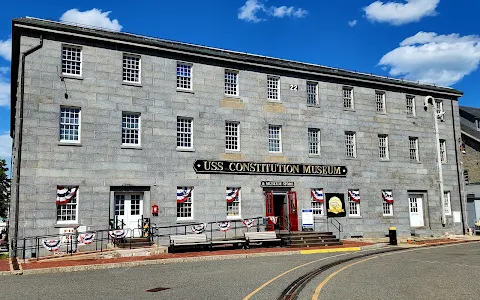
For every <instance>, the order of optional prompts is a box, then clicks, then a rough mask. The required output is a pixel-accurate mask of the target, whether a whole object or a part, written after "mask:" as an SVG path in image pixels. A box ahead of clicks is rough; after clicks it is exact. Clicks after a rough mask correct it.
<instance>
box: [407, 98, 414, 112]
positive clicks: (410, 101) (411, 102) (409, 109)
mask: <svg viewBox="0 0 480 300" xmlns="http://www.w3.org/2000/svg"><path fill="white" fill-rule="evenodd" d="M407 116H415V97H413V96H407Z"/></svg>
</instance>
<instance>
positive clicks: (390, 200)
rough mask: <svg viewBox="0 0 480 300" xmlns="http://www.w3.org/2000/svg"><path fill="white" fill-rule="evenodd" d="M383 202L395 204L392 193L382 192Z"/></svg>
mask: <svg viewBox="0 0 480 300" xmlns="http://www.w3.org/2000/svg"><path fill="white" fill-rule="evenodd" d="M382 197H383V200H384V201H385V202H387V203H389V204H393V193H392V192H382Z"/></svg>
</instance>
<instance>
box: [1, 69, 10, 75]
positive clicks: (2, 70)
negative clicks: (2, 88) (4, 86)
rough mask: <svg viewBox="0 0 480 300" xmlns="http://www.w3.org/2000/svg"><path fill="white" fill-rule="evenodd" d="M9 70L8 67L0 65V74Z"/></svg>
mask: <svg viewBox="0 0 480 300" xmlns="http://www.w3.org/2000/svg"><path fill="white" fill-rule="evenodd" d="M9 72H10V68H9V67H0V75H7V74H8V73H9Z"/></svg>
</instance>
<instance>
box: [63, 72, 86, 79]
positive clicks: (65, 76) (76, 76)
mask: <svg viewBox="0 0 480 300" xmlns="http://www.w3.org/2000/svg"><path fill="white" fill-rule="evenodd" d="M62 77H63V78H70V79H77V80H83V76H82V75H72V74H63V73H62Z"/></svg>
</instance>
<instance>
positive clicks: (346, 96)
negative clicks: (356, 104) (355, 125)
mask: <svg viewBox="0 0 480 300" xmlns="http://www.w3.org/2000/svg"><path fill="white" fill-rule="evenodd" d="M343 108H346V109H353V88H351V87H343Z"/></svg>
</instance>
